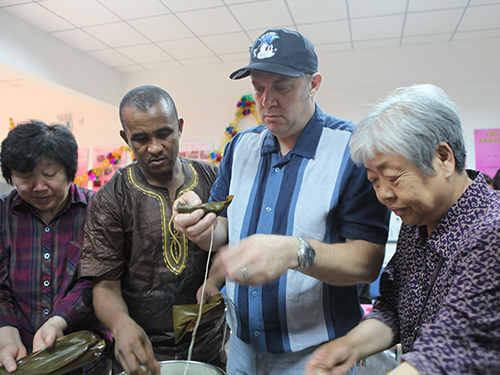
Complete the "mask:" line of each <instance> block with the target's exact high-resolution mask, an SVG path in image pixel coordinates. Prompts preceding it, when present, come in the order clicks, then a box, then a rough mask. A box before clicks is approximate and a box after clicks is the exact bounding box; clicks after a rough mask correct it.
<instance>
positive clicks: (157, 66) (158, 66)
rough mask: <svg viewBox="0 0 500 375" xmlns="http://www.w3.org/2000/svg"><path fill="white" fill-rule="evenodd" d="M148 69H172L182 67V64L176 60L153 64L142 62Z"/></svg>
mask: <svg viewBox="0 0 500 375" xmlns="http://www.w3.org/2000/svg"><path fill="white" fill-rule="evenodd" d="M142 65H143V66H144V67H145V68H146V69H148V70H159V69H171V68H180V67H181V66H182V65H181V64H180V63H179V62H178V61H176V60H172V61H163V62H158V63H151V64H142Z"/></svg>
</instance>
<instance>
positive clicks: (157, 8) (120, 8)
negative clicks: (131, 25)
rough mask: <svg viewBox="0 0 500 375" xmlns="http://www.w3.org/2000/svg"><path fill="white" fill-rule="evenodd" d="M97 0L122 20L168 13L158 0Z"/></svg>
mask: <svg viewBox="0 0 500 375" xmlns="http://www.w3.org/2000/svg"><path fill="white" fill-rule="evenodd" d="M99 2H100V3H101V4H102V5H104V6H105V7H107V8H109V9H110V10H111V11H112V12H113V13H115V14H116V15H117V16H118V17H120V18H122V19H124V20H130V19H135V18H143V17H151V16H159V15H160V14H168V13H170V12H169V10H168V9H167V7H165V6H164V5H163V4H162V3H161V2H160V1H159V0H141V1H137V0H99Z"/></svg>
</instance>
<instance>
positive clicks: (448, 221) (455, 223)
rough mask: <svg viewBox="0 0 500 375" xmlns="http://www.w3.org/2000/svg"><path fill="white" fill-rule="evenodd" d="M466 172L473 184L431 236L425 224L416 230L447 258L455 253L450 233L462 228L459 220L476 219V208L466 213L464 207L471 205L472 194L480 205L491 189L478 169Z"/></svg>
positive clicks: (421, 237) (417, 233)
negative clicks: (450, 241)
mask: <svg viewBox="0 0 500 375" xmlns="http://www.w3.org/2000/svg"><path fill="white" fill-rule="evenodd" d="M466 172H467V175H468V176H469V178H470V179H471V180H473V181H472V184H470V186H469V187H468V188H467V189H466V190H465V192H464V193H463V194H462V195H461V196H460V197H459V198H458V199H457V201H456V202H455V203H454V204H453V205H452V206H451V207H450V209H449V210H448V212H447V213H446V215H445V216H444V217H443V219H442V220H441V221H440V222H439V224H438V225H437V227H436V229H434V231H433V232H432V234H431V236H430V237H426V233H427V232H426V231H427V229H426V227H425V226H423V227H418V229H417V230H416V232H415V235H416V237H420V239H421V240H422V241H424V242H425V241H427V243H428V244H429V245H431V246H433V247H434V248H435V249H436V251H437V252H438V254H439V255H440V256H442V257H443V258H446V259H448V258H450V257H451V255H452V254H453V253H454V247H453V246H452V245H450V244H449V240H450V239H449V234H450V233H453V232H456V231H459V230H460V229H459V226H460V224H459V221H461V222H464V221H471V220H472V221H474V220H475V219H476V215H477V211H476V210H475V209H471V210H468V211H467V213H466V212H465V211H464V209H463V208H464V207H469V205H470V202H469V200H470V198H471V196H476V198H477V199H476V200H477V202H479V205H481V204H483V203H482V202H486V199H485V194H487V193H488V192H490V191H491V189H490V188H489V187H488V185H487V184H486V181H485V180H484V178H483V177H482V175H480V174H479V173H478V172H477V171H473V170H466ZM424 232H425V233H424ZM424 234H425V235H424Z"/></svg>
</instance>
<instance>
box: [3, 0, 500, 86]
mask: <svg viewBox="0 0 500 375" xmlns="http://www.w3.org/2000/svg"><path fill="white" fill-rule="evenodd" d="M0 8H2V9H4V10H5V11H7V12H9V13H11V14H13V15H15V16H17V17H19V18H21V19H23V20H25V21H27V22H29V23H31V24H33V25H34V26H36V27H38V28H39V29H41V30H43V31H45V32H47V33H49V34H51V35H53V36H54V37H56V38H59V39H60V40H62V41H64V42H65V43H67V44H69V45H71V46H73V47H74V48H76V49H78V50H80V51H82V52H84V53H86V54H88V55H90V56H92V57H94V58H95V59H98V60H100V61H102V62H104V63H105V64H106V65H109V66H110V67H112V68H114V69H116V70H118V71H120V72H123V73H135V72H141V71H147V70H157V69H169V68H174V67H182V66H196V65H205V64H208V63H215V64H216V63H220V62H226V61H240V60H241V61H245V62H246V60H247V59H248V47H249V46H250V45H251V44H252V42H253V40H254V39H255V38H256V37H257V36H258V35H259V34H260V33H261V32H263V31H264V30H265V29H267V28H272V27H287V28H291V29H295V30H298V31H300V32H301V33H303V34H304V35H306V36H307V37H308V38H309V39H311V41H312V42H313V43H314V44H315V46H316V49H317V51H318V52H334V51H342V50H352V49H362V48H380V47H390V46H398V45H409V44H421V43H438V42H443V43H448V42H454V41H460V40H471V39H483V38H498V37H500V0H0ZM14 32H15V31H14ZM25 83H26V82H24V81H22V80H20V79H18V78H16V77H12V76H9V75H7V74H3V73H0V87H12V86H18V85H23V84H25Z"/></svg>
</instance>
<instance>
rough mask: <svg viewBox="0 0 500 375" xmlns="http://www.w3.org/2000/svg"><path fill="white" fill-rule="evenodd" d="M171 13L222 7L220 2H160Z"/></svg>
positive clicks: (218, 0) (175, 0)
mask: <svg viewBox="0 0 500 375" xmlns="http://www.w3.org/2000/svg"><path fill="white" fill-rule="evenodd" d="M161 2H162V3H163V4H165V5H166V6H167V7H168V8H169V9H170V10H171V11H172V12H184V11H187V10H198V9H207V8H213V7H220V6H224V3H223V2H222V0H161Z"/></svg>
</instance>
